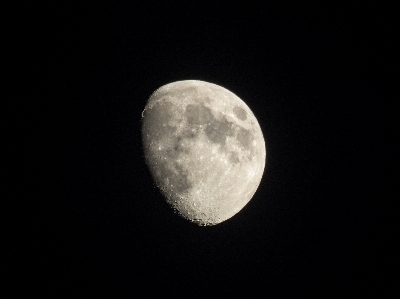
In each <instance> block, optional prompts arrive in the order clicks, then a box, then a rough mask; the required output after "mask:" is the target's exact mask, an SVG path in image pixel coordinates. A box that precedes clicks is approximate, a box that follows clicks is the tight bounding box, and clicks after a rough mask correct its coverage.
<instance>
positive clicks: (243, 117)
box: [233, 106, 247, 120]
mask: <svg viewBox="0 0 400 299" xmlns="http://www.w3.org/2000/svg"><path fill="white" fill-rule="evenodd" d="M233 113H235V115H236V117H237V118H239V119H240V120H246V118H247V114H246V111H245V110H244V109H243V108H241V107H239V106H235V107H234V108H233Z"/></svg>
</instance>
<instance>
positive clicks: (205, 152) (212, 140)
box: [142, 80, 266, 225]
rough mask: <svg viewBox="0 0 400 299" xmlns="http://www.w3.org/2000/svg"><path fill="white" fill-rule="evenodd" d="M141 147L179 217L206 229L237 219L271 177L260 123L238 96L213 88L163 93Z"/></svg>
mask: <svg viewBox="0 0 400 299" xmlns="http://www.w3.org/2000/svg"><path fill="white" fill-rule="evenodd" d="M142 142H143V151H144V156H145V160H146V164H147V165H148V168H149V171H150V173H151V175H152V177H153V180H154V183H155V185H156V186H157V187H158V188H159V189H160V191H161V193H162V194H163V195H164V197H165V198H166V200H167V202H168V203H169V205H170V206H171V207H172V208H173V209H174V210H175V211H176V212H177V213H178V214H179V215H181V216H182V217H184V218H185V219H188V220H190V221H192V222H194V223H197V224H199V225H215V224H218V223H221V222H223V221H225V220H227V219H229V218H231V217H232V216H234V215H235V214H236V213H238V212H239V211H240V210H241V209H242V208H243V207H244V206H245V205H246V204H247V203H248V202H249V201H250V199H251V198H252V197H253V195H254V193H255V192H256V190H257V188H258V185H259V183H260V180H261V177H262V175H263V172H264V167H265V160H266V150H265V142H264V138H263V135H262V132H261V129H260V126H259V124H258V122H257V119H256V118H255V116H254V115H253V113H252V112H251V110H250V109H249V107H248V106H247V105H246V104H245V103H244V102H243V101H242V100H241V99H240V98H239V97H237V96H236V95H235V94H233V93H232V92H230V91H229V90H227V89H225V88H223V87H221V86H218V85H215V84H212V83H208V82H203V81H196V80H187V81H177V82H174V83H170V84H167V85H164V86H162V87H161V88H159V89H158V90H156V91H155V92H154V93H153V94H152V95H151V97H150V99H149V100H148V102H147V104H146V107H145V109H144V111H143V113H142Z"/></svg>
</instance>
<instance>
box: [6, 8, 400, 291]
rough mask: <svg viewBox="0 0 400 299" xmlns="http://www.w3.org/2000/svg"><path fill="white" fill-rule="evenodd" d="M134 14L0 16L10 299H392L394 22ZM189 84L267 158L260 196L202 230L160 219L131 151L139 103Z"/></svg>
mask: <svg viewBox="0 0 400 299" xmlns="http://www.w3.org/2000/svg"><path fill="white" fill-rule="evenodd" d="M217 2H218V1H217ZM264 2H268V1H264ZM146 3H147V4H137V3H136V2H135V1H131V2H118V3H117V2H111V1H110V2H105V1H99V3H93V4H92V5H82V4H79V3H78V2H67V4H60V3H58V2H56V4H46V5H44V4H42V5H39V4H30V5H24V4H20V5H19V6H17V7H15V8H13V9H6V10H5V11H4V12H5V14H6V17H9V22H7V26H6V28H5V29H6V42H5V44H4V45H3V46H4V48H5V49H6V50H10V51H9V52H7V54H6V55H5V56H4V57H5V60H6V62H7V63H9V65H11V68H10V69H7V71H6V77H7V79H6V81H4V82H5V83H4V84H5V85H8V86H6V87H11V93H10V94H9V95H8V96H7V97H8V99H10V100H9V102H11V103H12V104H13V105H12V106H11V109H8V110H7V109H6V110H4V111H9V112H10V114H9V115H11V116H12V117H11V118H10V119H11V121H10V122H7V124H8V125H6V126H5V129H6V131H7V132H8V133H10V132H11V136H12V139H11V141H10V142H7V143H6V147H7V148H9V149H11V153H12V154H11V155H10V156H6V157H5V160H6V163H7V162H8V163H10V162H11V164H12V171H10V173H9V174H8V176H7V177H10V178H11V179H12V182H11V183H10V184H7V187H11V190H12V192H11V193H10V194H11V196H10V195H8V196H5V198H4V201H5V202H11V210H9V213H7V215H6V216H8V217H6V218H4V219H6V226H5V227H6V231H7V232H8V233H9V235H10V238H11V239H10V241H9V242H5V243H6V244H5V245H6V247H7V248H9V249H10V253H11V254H10V255H7V260H9V261H11V267H10V268H6V269H7V270H3V271H5V273H6V275H7V277H9V278H10V279H11V281H12V282H13V283H15V282H16V285H17V287H14V288H13V290H14V291H15V292H17V293H18V292H20V291H29V292H30V293H31V294H41V296H43V297H45V298H46V297H47V298H60V297H64V296H65V297H68V298H70V296H75V297H78V298H79V297H81V298H110V297H112V298H133V297H136V296H141V297H143V296H146V297H147V296H150V295H155V294H159V295H162V296H174V297H180V296H182V295H187V296H190V297H197V296H199V295H207V296H212V297H213V296H215V297H216V296H226V297H228V296H231V295H236V296H240V297H245V296H246V297H258V296H260V297H271V296H272V297H279V298H283V297H287V296H289V295H293V296H295V297H299V296H300V297H302V296H304V297H312V296H316V297H320V296H322V297H320V298H327V297H332V298H336V297H338V296H339V295H344V294H352V295H357V296H358V295H365V294H369V295H372V296H373V297H375V298H376V297H381V296H382V294H385V298H389V297H396V295H397V296H398V292H397V291H398V289H395V288H393V287H394V282H395V277H394V275H393V274H392V273H391V270H392V269H391V266H392V265H393V264H394V262H395V261H394V258H395V253H394V250H393V245H394V241H395V237H396V235H395V230H394V227H395V221H394V219H393V218H391V217H390V216H389V214H390V213H389V212H390V211H391V210H392V209H393V206H392V204H393V202H394V199H397V198H395V196H394V195H392V194H391V188H390V187H391V185H392V183H394V181H395V178H396V176H395V174H394V173H392V172H394V171H395V169H396V168H395V166H394V165H395V162H397V161H398V158H393V157H392V154H394V153H395V148H394V143H393V144H392V142H390V139H389V138H387V137H390V138H392V139H393V140H396V137H397V136H398V129H397V128H395V126H394V120H395V117H394V115H395V111H396V110H397V109H398V104H397V101H395V94H394V92H393V90H392V89H391V83H394V82H396V81H397V80H395V77H396V76H397V75H398V72H397V73H396V74H393V75H392V74H391V71H392V70H395V69H397V68H398V61H397V60H395V55H397V54H395V51H394V49H393V46H394V44H395V39H396V34H398V32H396V31H395V30H394V29H395V28H396V27H395V25H397V24H395V22H394V18H393V17H394V11H395V10H394V8H393V7H389V6H388V5H387V2H385V1H380V2H378V1H377V2H375V4H365V3H364V4H363V5H360V6H357V5H353V6H351V5H346V6H341V7H340V6H338V5H337V4H334V3H333V4H329V5H328V4H326V3H325V1H323V2H322V1H321V2H315V3H311V2H308V4H304V3H302V4H296V5H294V4H279V5H275V4H255V2H254V3H250V2H249V1H246V2H241V1H230V2H229V3H226V4H229V5H227V6H226V4H225V3H223V2H219V4H218V3H212V4H211V3H205V2H204V3H203V4H202V5H199V4H195V3H194V2H191V1H186V2H175V1H165V3H164V4H160V3H152V4H150V3H148V2H146ZM392 12H393V13H392ZM395 32H396V34H395ZM8 79H11V83H12V84H8ZM187 79H197V80H203V81H207V82H212V83H215V84H218V85H221V86H223V87H225V88H227V89H229V90H231V91H232V92H234V93H235V94H236V95H238V96H239V97H240V98H242V99H243V100H244V101H245V102H246V103H247V104H248V106H249V107H250V109H252V111H253V112H254V114H255V115H256V117H257V119H258V121H259V123H260V126H261V128H262V131H263V134H264V138H265V141H266V145H267V164H266V170H265V172H264V176H263V178H262V181H261V184H260V186H259V188H258V191H257V192H256V194H255V196H254V197H253V199H252V200H251V201H250V203H249V204H248V205H247V206H246V207H245V208H244V209H243V210H242V211H241V212H239V213H238V214H237V215H236V216H234V217H233V218H231V219H229V220H227V221H225V222H223V223H221V224H219V225H217V226H213V227H198V226H196V225H194V224H192V223H190V222H188V221H185V220H183V219H181V218H179V217H178V216H176V215H175V214H173V212H172V210H171V209H170V208H169V207H168V206H167V204H166V203H165V202H164V200H163V199H162V197H161V195H160V194H159V192H158V191H157V190H156V189H155V188H154V186H153V184H152V180H151V177H150V175H149V173H148V170H147V168H146V165H145V163H144V159H143V154H142V149H141V139H140V119H141V112H142V110H143V108H144V106H145V103H146V101H147V99H148V98H149V96H150V95H151V93H152V92H153V91H155V90H156V89H157V88H159V87H160V86H162V85H164V84H167V83H170V82H174V81H177V80H187ZM6 114H8V113H6ZM6 211H8V210H6ZM394 292H397V293H394Z"/></svg>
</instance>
